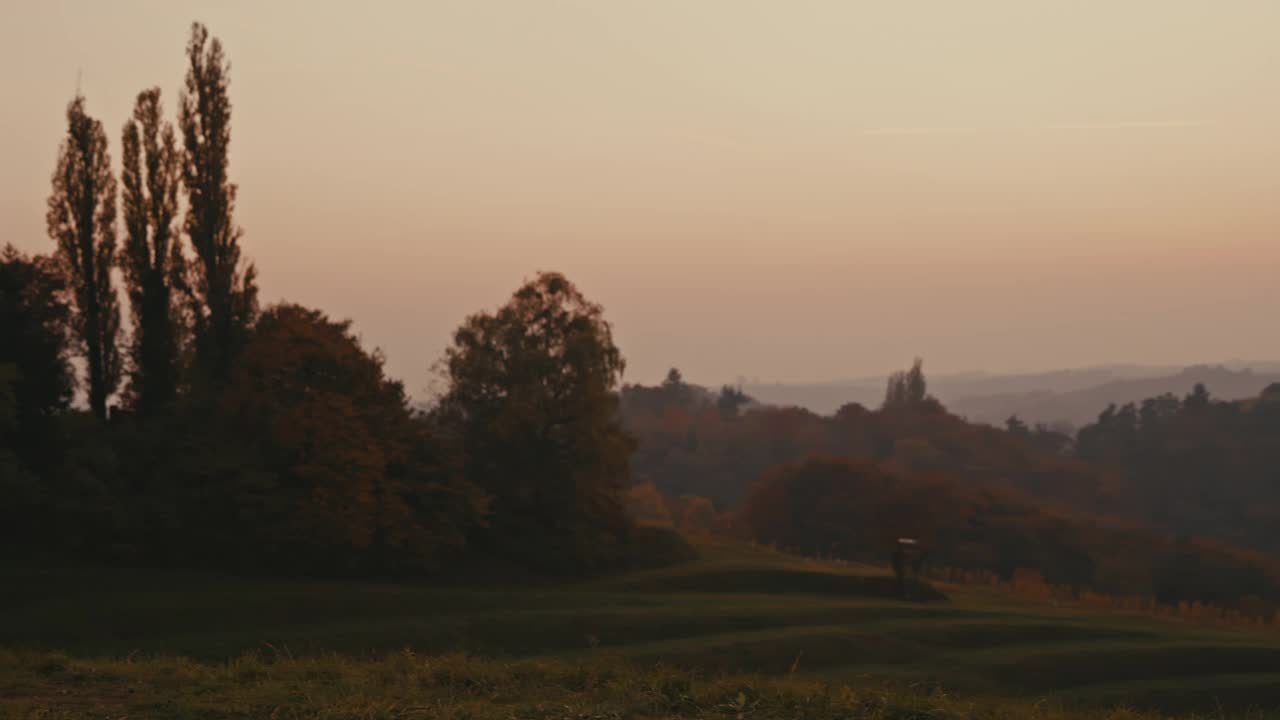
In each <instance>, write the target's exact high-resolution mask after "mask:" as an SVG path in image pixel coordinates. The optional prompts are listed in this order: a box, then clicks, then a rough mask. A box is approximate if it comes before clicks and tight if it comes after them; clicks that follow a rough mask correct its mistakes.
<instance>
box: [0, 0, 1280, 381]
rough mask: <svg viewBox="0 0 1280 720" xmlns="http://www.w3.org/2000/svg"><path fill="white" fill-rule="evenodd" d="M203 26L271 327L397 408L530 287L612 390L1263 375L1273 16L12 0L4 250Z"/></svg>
mask: <svg viewBox="0 0 1280 720" xmlns="http://www.w3.org/2000/svg"><path fill="white" fill-rule="evenodd" d="M197 19H198V20H200V21H202V22H205V23H206V24H207V25H208V26H209V28H210V31H211V32H212V33H213V34H215V35H216V36H218V37H220V38H221V40H222V42H223V44H224V46H225V48H226V52H227V55H228V57H229V58H230V60H231V64H232V71H231V78H232V84H231V99H232V102H233V104H234V116H233V129H232V136H233V140H232V159H231V162H232V166H231V173H232V177H233V179H234V180H235V181H236V182H237V183H238V184H239V185H240V191H239V193H240V194H239V206H238V210H237V218H238V221H239V223H240V224H241V225H242V226H243V228H244V230H245V235H244V239H243V241H242V242H243V247H244V252H245V254H246V255H247V256H249V257H251V258H252V259H253V260H254V261H255V262H256V263H257V265H258V267H259V270H260V273H261V285H262V293H263V297H264V299H265V300H268V301H275V300H280V299H289V300H293V301H297V302H300V303H303V304H307V305H311V306H316V307H320V308H322V309H324V310H326V311H327V312H329V313H330V314H331V315H334V316H339V317H349V318H352V319H353V320H354V321H355V327H356V328H357V330H358V331H359V332H360V333H361V334H362V335H363V337H364V339H365V340H366V342H367V343H368V344H370V345H376V346H380V347H382V348H383V349H384V350H385V352H386V353H387V355H388V358H389V366H390V370H391V372H392V373H393V374H395V375H397V376H399V377H401V378H403V379H405V380H406V384H407V385H408V388H409V390H410V391H411V392H413V393H414V394H419V395H420V394H422V393H423V391H424V388H426V386H427V384H428V381H429V379H430V377H431V372H430V368H431V365H432V363H433V362H434V361H435V360H436V359H437V358H438V357H439V356H440V354H441V352H442V351H443V349H444V347H445V345H446V343H447V342H448V338H449V333H450V332H451V331H452V329H453V328H454V327H456V326H457V325H458V323H460V322H461V321H462V320H463V318H464V317H465V316H466V315H467V314H469V313H472V312H474V311H477V310H481V309H492V308H494V307H496V306H497V305H498V304H500V303H501V302H502V301H503V300H504V299H505V298H506V297H507V296H508V295H509V294H510V292H511V291H512V290H514V289H515V288H516V287H517V286H518V285H519V283H520V282H521V281H522V280H523V279H524V278H527V277H530V276H531V275H532V274H533V273H535V272H536V271H538V270H540V269H554V270H560V271H562V272H564V273H566V274H567V275H568V276H569V277H570V278H571V279H573V280H574V281H575V282H576V283H577V284H578V285H579V287H580V288H581V289H582V290H583V291H584V292H585V293H586V294H587V295H588V296H589V297H591V298H592V299H595V300H597V301H599V302H600V303H602V304H603V305H604V306H605V309H606V315H607V317H608V318H609V319H610V320H611V321H612V322H613V324H614V327H615V332H616V338H617V339H618V341H619V345H620V346H621V348H622V350H623V353H624V354H625V356H626V357H627V359H628V363H629V364H628V372H627V379H628V380H629V381H632V382H646V383H649V382H655V381H657V380H659V379H660V378H661V376H662V374H663V373H664V372H665V370H666V368H667V367H669V366H671V365H676V366H679V367H680V368H681V369H682V370H683V371H684V373H685V375H686V377H688V378H690V379H692V380H694V381H698V382H705V383H719V382H727V381H731V380H734V379H736V378H739V377H745V378H754V379H760V380H766V381H774V380H778V381H806V380H822V379H832V378H840V377H849V376H854V375H862V374H868V373H879V372H883V371H887V370H889V369H891V368H895V367H898V366H902V365H905V364H908V363H909V362H910V360H911V358H912V357H913V356H915V355H921V356H923V357H924V358H925V361H926V368H927V369H929V370H931V371H933V372H942V371H954V370H971V369H988V370H1012V369H1042V368H1056V367H1068V366H1079V365H1086V364H1096V363H1104V362H1113V361H1133V362H1147V363H1159V364H1175V363H1190V362H1202V361H1217V360H1226V359H1230V358H1247V359H1264V358H1271V359H1276V358H1280V84H1278V83H1277V79H1278V78H1280V43H1277V42H1276V35H1277V30H1278V29H1280V3H1277V2H1274V0H1259V1H1256V2H1254V1H1251V0H1232V1H1231V2H1225V3H1224V2H1210V1H1208V0H1205V1H1203V2H1192V1H1188V0H1074V1H1071V2H1068V1H1066V0H1062V1H1061V2H1048V1H1041V0H968V1H966V2H956V1H954V0H938V1H936V2H923V1H922V2H897V3H893V2H856V1H854V0H831V1H829V2H817V1H809V0H791V1H788V2H781V1H779V0H773V1H770V2H763V1H755V0H635V1H627V2H624V1H622V0H577V1H568V0H564V1H559V2H555V1H552V0H506V1H501V2H499V1H496V0H495V1H492V2H486V1H484V0H458V1H457V2H430V1H419V2H368V3H351V2H341V3H339V2H296V3H286V2H247V1H246V2H237V1H231V0H224V1H222V2H208V3H191V2H175V1H173V0H155V1H153V2H128V1H124V0H121V1H119V2H98V1H86V2H75V3H73V2H53V1H49V0H42V1H40V2H34V1H27V0H4V2H3V6H2V7H0V91H2V94H3V103H0V243H4V242H12V243H13V244H15V245H16V246H18V247H19V248H20V249H22V250H25V251H39V252H46V251H48V250H50V249H51V248H52V242H51V241H50V240H49V239H48V238H47V236H46V233H45V226H44V207H45V198H46V197H47V195H48V193H49V176H50V173H51V172H52V169H53V166H54V160H55V157H56V154H57V147H58V143H59V140H60V137H61V135H62V133H63V131H64V119H63V113H64V110H65V107H66V104H67V102H68V101H69V100H70V99H71V97H72V96H73V95H74V93H75V90H76V85H77V77H79V85H80V87H81V89H82V91H83V92H84V94H85V96H86V97H87V101H88V109H89V112H90V113H91V114H93V115H94V116H96V117H98V118H100V119H102V120H103V122H104V123H105V125H106V126H107V130H108V134H109V137H110V139H111V143H112V145H111V153H112V156H113V158H114V159H115V160H116V161H117V162H118V161H119V156H120V144H119V138H120V127H121V125H122V124H123V123H124V121H125V119H126V117H127V116H128V114H129V111H130V109H131V107H132V103H133V98H134V96H135V95H136V93H137V92H138V91H139V90H141V89H143V88H146V87H149V86H152V85H159V86H160V87H161V88H162V89H163V92H164V100H165V105H166V108H167V110H168V111H169V113H170V115H171V116H172V115H175V109H176V105H177V91H178V88H179V86H180V85H181V80H182V76H183V71H184V56H183V49H184V45H185V43H186V40H187V34H188V31H189V26H190V23H191V21H192V20H197Z"/></svg>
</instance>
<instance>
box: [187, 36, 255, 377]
mask: <svg viewBox="0 0 1280 720" xmlns="http://www.w3.org/2000/svg"><path fill="white" fill-rule="evenodd" d="M229 71H230V65H229V64H228V63H227V61H226V59H225V57H224V56H223V52H222V43H220V42H219V41H218V39H217V38H212V39H210V37H209V31H208V29H206V28H205V26H204V25H201V24H200V23H195V24H193V25H192V26H191V40H190V42H188V43H187V77H186V84H185V88H184V90H183V92H182V95H181V98H180V107H179V120H178V123H179V126H180V128H181V131H182V142H183V149H184V154H183V163H182V180H183V184H184V185H185V187H186V191H187V217H186V222H185V229H186V232H187V237H188V238H189V239H190V241H191V248H192V250H193V253H194V255H195V262H193V263H192V266H191V273H190V281H189V293H190V296H191V300H192V315H193V320H194V330H195V341H196V361H197V363H198V364H199V366H200V368H201V370H202V371H203V372H204V373H205V374H206V375H207V376H208V377H209V378H210V379H213V380H214V381H220V380H223V379H225V377H226V375H227V372H228V370H229V368H230V365H231V361H232V359H233V358H234V356H235V354H236V352H237V350H238V349H239V348H240V347H241V346H242V345H243V344H244V341H245V337H246V332H247V329H248V327H249V325H250V324H251V323H252V321H253V316H254V314H255V313H256V312H257V296H258V289H257V285H256V282H255V281H256V275H257V273H256V271H255V269H254V267H253V265H252V264H251V263H244V262H242V261H241V259H240V236H241V230H240V228H239V227H238V226H237V225H236V224H235V221H234V219H233V217H232V216H233V214H234V211H235V202H236V186H235V184H234V183H231V182H230V181H229V180H228V179H227V150H228V147H229V146H230V144H231V100H230V98H229V97H228V95H227V88H228V85H229V83H230V79H229V77H228V73H229Z"/></svg>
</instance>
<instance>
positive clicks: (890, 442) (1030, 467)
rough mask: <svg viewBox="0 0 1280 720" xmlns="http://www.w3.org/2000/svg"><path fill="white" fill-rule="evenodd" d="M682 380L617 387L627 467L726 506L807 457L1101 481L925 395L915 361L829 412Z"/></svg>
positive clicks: (1069, 496) (978, 475)
mask: <svg viewBox="0 0 1280 720" xmlns="http://www.w3.org/2000/svg"><path fill="white" fill-rule="evenodd" d="M736 392H737V391H736V390H735V389H733V388H724V389H722V390H721V391H720V393H719V395H714V394H712V393H710V392H708V391H707V390H705V389H702V388H698V387H694V386H690V385H688V384H686V383H684V382H683V380H682V379H681V378H680V375H679V373H678V371H673V372H672V373H671V374H670V375H669V377H668V379H667V380H666V381H665V382H664V383H662V384H661V385H660V386H658V387H643V386H635V385H631V386H627V387H625V388H623V391H622V406H623V416H624V419H625V422H626V426H627V428H628V429H629V430H631V431H632V432H633V433H635V435H636V436H637V438H638V439H639V449H638V450H637V452H636V455H635V459H634V462H633V469H634V472H635V474H636V476H637V478H638V479H639V480H640V481H642V482H643V481H652V482H654V483H655V484H656V485H657V486H658V488H659V489H660V490H661V491H662V492H664V493H667V494H669V495H675V496H679V495H697V496H702V497H706V498H710V499H711V500H712V501H714V502H715V503H716V504H717V506H719V507H720V508H722V509H731V508H734V507H737V505H738V504H739V503H740V502H741V501H742V500H743V498H745V497H746V494H747V492H748V491H749V490H750V487H751V484H752V483H753V482H755V481H756V480H757V479H759V478H760V477H761V476H762V475H764V473H766V472H767V471H769V470H770V469H772V468H774V467H776V466H778V465H783V464H787V463H794V462H798V461H800V460H803V459H804V458H806V457H808V456H810V455H828V456H835V457H848V458H854V459H859V460H867V461H871V462H874V463H878V464H883V465H885V466H886V467H889V468H896V469H900V470H904V471H908V472H912V473H930V472H943V473H945V474H946V475H947V476H948V477H951V478H953V479H955V480H957V481H960V482H963V483H966V484H987V485H1007V486H1014V487H1018V488H1021V489H1024V490H1027V491H1029V492H1033V493H1034V494H1036V495H1040V496H1043V497H1045V498H1048V499H1056V500H1057V501H1061V502H1067V501H1070V500H1079V501H1081V502H1085V501H1087V500H1088V499H1089V498H1090V497H1092V496H1093V495H1094V494H1095V493H1096V492H1097V491H1098V490H1099V488H1100V487H1101V486H1102V485H1103V484H1104V481H1105V477H1104V476H1103V474H1101V473H1099V472H1098V471H1097V469H1096V468H1094V467H1093V466H1090V465H1088V464H1086V463H1083V462H1079V461H1076V460H1073V459H1072V458H1069V457H1065V456H1062V455H1060V454H1058V453H1054V452H1045V451H1042V450H1040V449H1038V448H1036V447H1034V446H1032V445H1031V444H1029V443H1027V442H1025V441H1023V440H1022V439H1021V438H1019V437H1015V436H1013V435H1011V434H1010V433H1007V432H1004V431H1001V430H999V429H996V428H993V427H989V426H985V425H975V424H972V423H968V422H966V421H965V420H963V419H962V418H958V417H956V416H954V415H951V414H950V413H948V412H947V411H946V409H945V408H944V407H943V406H942V405H941V404H940V403H939V402H938V401H937V400H935V399H933V398H932V397H930V396H929V395H928V392H927V390H926V387H925V380H924V377H923V372H922V370H921V369H920V367H919V365H917V366H915V368H913V369H912V370H908V371H906V372H905V373H902V374H900V375H895V376H894V377H893V378H891V380H890V385H889V387H888V389H887V392H886V402H885V404H884V405H883V406H882V407H880V408H878V409H868V408H865V407H863V406H861V405H857V404H849V405H845V406H844V407H842V408H841V409H840V410H839V411H838V412H836V413H835V414H834V415H831V416H822V415H817V414H814V413H812V412H809V411H807V410H803V409H800V408H794V407H790V408H779V407H769V406H759V405H757V404H755V403H753V402H752V401H750V399H749V398H746V399H744V400H735V401H734V402H732V403H729V402H727V401H726V400H725V398H726V397H730V396H732V397H736V396H734V395H733V393H736Z"/></svg>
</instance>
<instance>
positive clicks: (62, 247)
mask: <svg viewBox="0 0 1280 720" xmlns="http://www.w3.org/2000/svg"><path fill="white" fill-rule="evenodd" d="M84 104H85V103H84V97H83V96H79V95H77V96H76V98H75V99H74V100H72V101H71V104H70V105H68V106H67V135H66V138H65V139H64V140H63V141H62V146H61V148H60V149H59V151H58V164H57V169H55V170H54V173H53V192H52V194H50V196H49V201H48V206H49V209H48V213H47V214H46V216H45V220H46V223H47V225H48V230H49V237H50V238H52V239H53V241H54V242H55V243H56V244H57V257H58V259H59V260H60V261H61V263H62V267H63V272H64V273H65V274H66V278H67V284H68V286H69V287H70V289H71V297H72V299H73V301H74V307H75V315H74V319H73V320H74V321H73V324H72V326H73V328H74V329H75V334H76V337H77V339H78V340H79V345H80V349H81V350H82V352H83V355H84V360H85V366H86V369H87V372H88V375H89V408H90V410H92V411H93V414H94V415H95V416H97V417H98V418H99V419H102V420H105V419H106V417H107V399H108V398H109V397H111V394H112V393H114V392H115V390H116V387H117V385H119V383H120V350H119V347H118V346H117V344H116V339H117V336H118V335H119V332H120V302H119V299H118V298H117V297H116V291H115V287H114V286H113V285H112V282H111V269H112V267H113V266H114V264H115V253H116V228H115V223H116V181H115V177H114V176H113V175H112V174H111V156H110V154H108V152H107V135H106V133H105V132H103V129H102V123H101V122H99V121H98V120H95V119H94V118H92V117H90V116H89V115H88V113H86V112H85V108H84Z"/></svg>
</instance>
